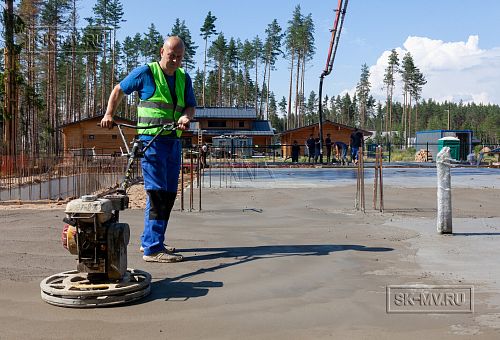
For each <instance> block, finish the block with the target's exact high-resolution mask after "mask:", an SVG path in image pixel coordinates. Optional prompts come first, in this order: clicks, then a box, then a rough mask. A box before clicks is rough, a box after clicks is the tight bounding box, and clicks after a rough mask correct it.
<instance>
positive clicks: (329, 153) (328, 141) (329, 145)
mask: <svg viewBox="0 0 500 340" xmlns="http://www.w3.org/2000/svg"><path fill="white" fill-rule="evenodd" d="M325 146H326V162H327V163H330V157H331V156H332V139H331V138H330V134H329V133H328V134H326V139H325Z"/></svg>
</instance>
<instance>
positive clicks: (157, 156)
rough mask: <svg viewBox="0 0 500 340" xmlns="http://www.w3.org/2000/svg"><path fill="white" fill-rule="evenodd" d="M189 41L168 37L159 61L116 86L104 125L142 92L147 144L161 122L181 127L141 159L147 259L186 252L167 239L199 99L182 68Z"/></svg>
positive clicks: (142, 135) (143, 131) (168, 257)
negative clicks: (186, 137) (184, 143)
mask: <svg viewBox="0 0 500 340" xmlns="http://www.w3.org/2000/svg"><path fill="white" fill-rule="evenodd" d="M184 51H185V47H184V42H183V41H182V40H181V39H180V38H179V37H177V36H172V37H167V39H165V42H164V44H163V47H161V49H160V57H161V59H160V61H159V62H158V61H157V62H152V63H149V64H148V65H145V66H140V67H138V68H136V69H134V70H133V71H132V72H131V73H130V74H129V75H128V76H127V77H125V79H123V80H122V81H121V82H120V83H119V84H118V85H116V86H115V88H114V89H113V91H112V92H111V95H110V97H109V101H108V107H107V110H106V114H105V115H104V117H103V119H102V120H101V126H102V127H103V128H109V129H111V128H112V127H113V115H114V114H115V112H116V110H117V107H118V104H119V103H120V101H121V100H122V98H123V96H124V95H125V94H127V95H128V94H131V93H132V92H134V91H137V92H138V94H139V97H140V99H141V101H140V103H139V105H138V108H137V116H138V122H137V125H138V126H140V127H141V129H138V133H139V134H140V139H141V140H142V141H143V142H144V143H147V142H149V141H150V140H151V139H152V138H153V137H154V135H155V134H157V133H158V132H159V130H160V128H148V126H152V125H157V124H169V123H174V124H177V129H178V130H177V131H164V132H163V133H162V135H161V136H159V137H158V138H157V139H156V140H155V141H154V142H153V143H152V144H151V146H150V147H149V149H147V150H146V152H145V155H144V157H143V158H142V160H141V166H142V173H143V177H144V189H145V190H146V193H147V202H146V209H145V211H144V232H143V234H142V238H141V242H142V243H141V250H143V251H144V255H143V259H144V260H145V261H148V262H178V261H182V259H183V257H182V255H177V254H175V253H174V252H175V248H172V247H168V246H166V245H165V244H164V241H165V232H166V230H167V224H168V220H169V218H170V212H171V211H172V207H173V206H174V203H175V199H176V197H177V186H178V180H179V171H180V166H181V152H182V151H181V140H180V136H181V134H182V131H183V130H186V129H187V128H188V127H189V122H190V121H191V119H192V118H193V116H194V113H195V107H196V99H195V96H194V92H193V86H192V82H191V78H190V77H189V75H188V74H187V73H186V72H185V71H184V70H183V69H182V68H181V67H180V66H181V63H182V58H183V57H184Z"/></svg>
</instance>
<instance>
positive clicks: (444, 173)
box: [436, 146, 452, 234]
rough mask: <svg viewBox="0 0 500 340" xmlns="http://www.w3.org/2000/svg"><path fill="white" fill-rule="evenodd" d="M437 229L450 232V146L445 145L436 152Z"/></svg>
mask: <svg viewBox="0 0 500 340" xmlns="http://www.w3.org/2000/svg"><path fill="white" fill-rule="evenodd" d="M436 167H437V180H438V183H437V231H438V233H440V234H451V233H452V214H451V174H450V168H451V163H450V148H449V147H447V146H445V147H444V148H443V149H441V151H439V153H438V154H437V160H436Z"/></svg>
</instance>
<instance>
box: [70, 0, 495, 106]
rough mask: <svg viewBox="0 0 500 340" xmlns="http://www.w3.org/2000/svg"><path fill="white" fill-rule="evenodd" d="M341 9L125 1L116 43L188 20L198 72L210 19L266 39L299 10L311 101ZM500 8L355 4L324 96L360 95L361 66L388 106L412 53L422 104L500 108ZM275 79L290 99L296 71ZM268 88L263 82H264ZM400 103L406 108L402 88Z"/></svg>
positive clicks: (484, 0) (239, 34) (448, 2)
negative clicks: (308, 24) (395, 61)
mask: <svg viewBox="0 0 500 340" xmlns="http://www.w3.org/2000/svg"><path fill="white" fill-rule="evenodd" d="M94 3H95V2H94V1H91V0H86V1H80V4H79V6H80V17H81V22H82V23H83V22H84V20H83V18H84V17H87V16H90V15H91V13H92V6H93V4H94ZM337 3H338V2H337V1H325V0H308V1H305V0H302V1H293V0H274V1H263V0H253V1H229V0H206V1H194V0H184V1H175V2H173V1H164V0H140V1H139V0H122V4H123V7H124V12H125V13H124V17H123V19H125V20H126V22H124V23H123V24H122V27H121V29H120V30H119V31H118V32H117V37H118V38H119V39H120V40H123V39H124V38H125V37H126V36H127V35H130V36H133V35H134V34H135V33H137V32H139V33H145V32H147V28H148V26H149V25H150V24H151V23H154V24H155V26H156V28H157V29H158V30H159V31H160V32H161V33H162V34H168V33H169V32H170V31H171V29H172V26H173V24H174V22H175V19H176V18H179V19H181V20H185V22H186V25H187V27H188V28H189V30H190V32H191V35H192V37H193V40H194V42H195V44H196V45H198V46H199V47H198V49H197V56H196V57H195V60H196V63H197V64H196V67H199V68H200V69H202V68H203V51H204V42H203V40H202V39H201V37H200V35H199V34H200V27H201V26H202V24H203V22H204V19H205V17H206V15H207V13H208V11H211V12H212V14H213V15H215V16H216V17H217V21H216V22H215V26H216V30H217V31H219V32H223V33H224V36H225V37H226V39H229V38H230V37H234V38H235V39H237V38H240V39H241V40H242V41H244V40H245V39H249V40H252V39H253V38H254V37H255V36H256V35H258V36H259V37H261V38H262V39H264V38H265V29H266V27H267V25H268V24H269V23H271V22H272V21H273V19H277V20H278V23H279V24H280V26H281V27H282V28H283V29H284V30H285V29H286V27H287V25H288V24H287V22H288V20H290V19H291V16H292V13H293V10H294V8H295V6H297V5H300V6H301V10H302V13H303V14H304V15H307V14H309V13H311V14H312V18H313V21H314V24H315V33H314V37H315V46H316V53H315V55H314V58H313V59H312V60H311V62H309V64H308V65H307V68H306V78H305V95H306V98H307V97H308V96H309V93H310V91H315V92H316V94H317V93H318V87H319V76H320V75H321V72H322V70H323V69H324V68H325V64H326V58H327V53H328V49H329V43H330V37H331V33H330V29H331V28H332V27H333V21H334V18H335V12H334V10H335V9H336V7H337ZM499 20H500V1H498V0H477V1H466V0H419V1H401V0H378V1H376V0H350V1H349V3H348V6H347V12H346V15H345V21H344V26H343V30H342V34H341V37H340V42H339V46H338V51H337V56H336V59H335V63H334V66H333V70H332V73H331V74H330V75H329V76H327V77H326V78H325V80H324V85H323V94H326V95H328V96H329V97H331V96H332V95H334V96H337V95H338V94H341V95H342V94H343V93H345V92H346V91H348V92H349V93H351V94H352V93H353V91H354V89H355V87H356V84H357V83H358V81H359V77H360V72H361V66H362V65H363V64H365V63H366V64H367V65H368V67H369V69H370V78H369V79H370V82H371V94H372V95H373V96H374V97H375V98H376V99H377V100H380V101H384V91H383V89H382V87H383V84H382V79H383V73H384V70H385V67H386V66H387V57H388V54H389V52H390V50H391V49H396V50H397V51H398V53H399V54H400V57H402V56H403V55H404V53H406V52H407V51H409V52H410V53H411V54H412V56H413V58H414V61H415V65H416V66H417V67H419V68H420V70H421V71H422V73H423V74H424V76H425V77H426V79H427V84H426V85H424V87H423V91H422V96H423V98H425V99H428V98H432V99H434V100H436V101H440V102H441V101H445V100H448V101H453V102H458V101H460V100H462V101H463V102H466V103H467V102H472V101H474V102H476V103H484V104H487V103H492V104H500V81H499V80H500V25H499V24H498V22H499ZM276 68H277V69H276V70H275V71H273V72H272V73H271V89H272V90H273V91H274V92H275V95H276V98H277V100H278V101H279V100H280V99H281V97H283V96H285V97H286V98H288V82H289V64H288V61H287V60H284V59H282V60H280V61H279V62H278V63H277V64H276ZM260 77H261V81H262V75H260ZM396 86H397V88H396V91H395V92H396V93H395V99H396V100H401V90H400V88H401V86H400V85H399V84H396Z"/></svg>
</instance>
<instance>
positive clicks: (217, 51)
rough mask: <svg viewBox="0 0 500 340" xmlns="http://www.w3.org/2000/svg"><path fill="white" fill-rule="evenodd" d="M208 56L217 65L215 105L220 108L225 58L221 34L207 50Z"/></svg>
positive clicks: (224, 42)
mask: <svg viewBox="0 0 500 340" xmlns="http://www.w3.org/2000/svg"><path fill="white" fill-rule="evenodd" d="M208 56H209V57H211V58H212V59H213V60H214V61H215V64H216V65H217V66H216V68H217V105H218V106H222V79H223V70H224V65H225V63H226V57H227V42H226V38H224V34H223V33H219V35H218V36H217V39H215V40H214V42H213V43H212V46H210V48H209V49H208Z"/></svg>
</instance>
